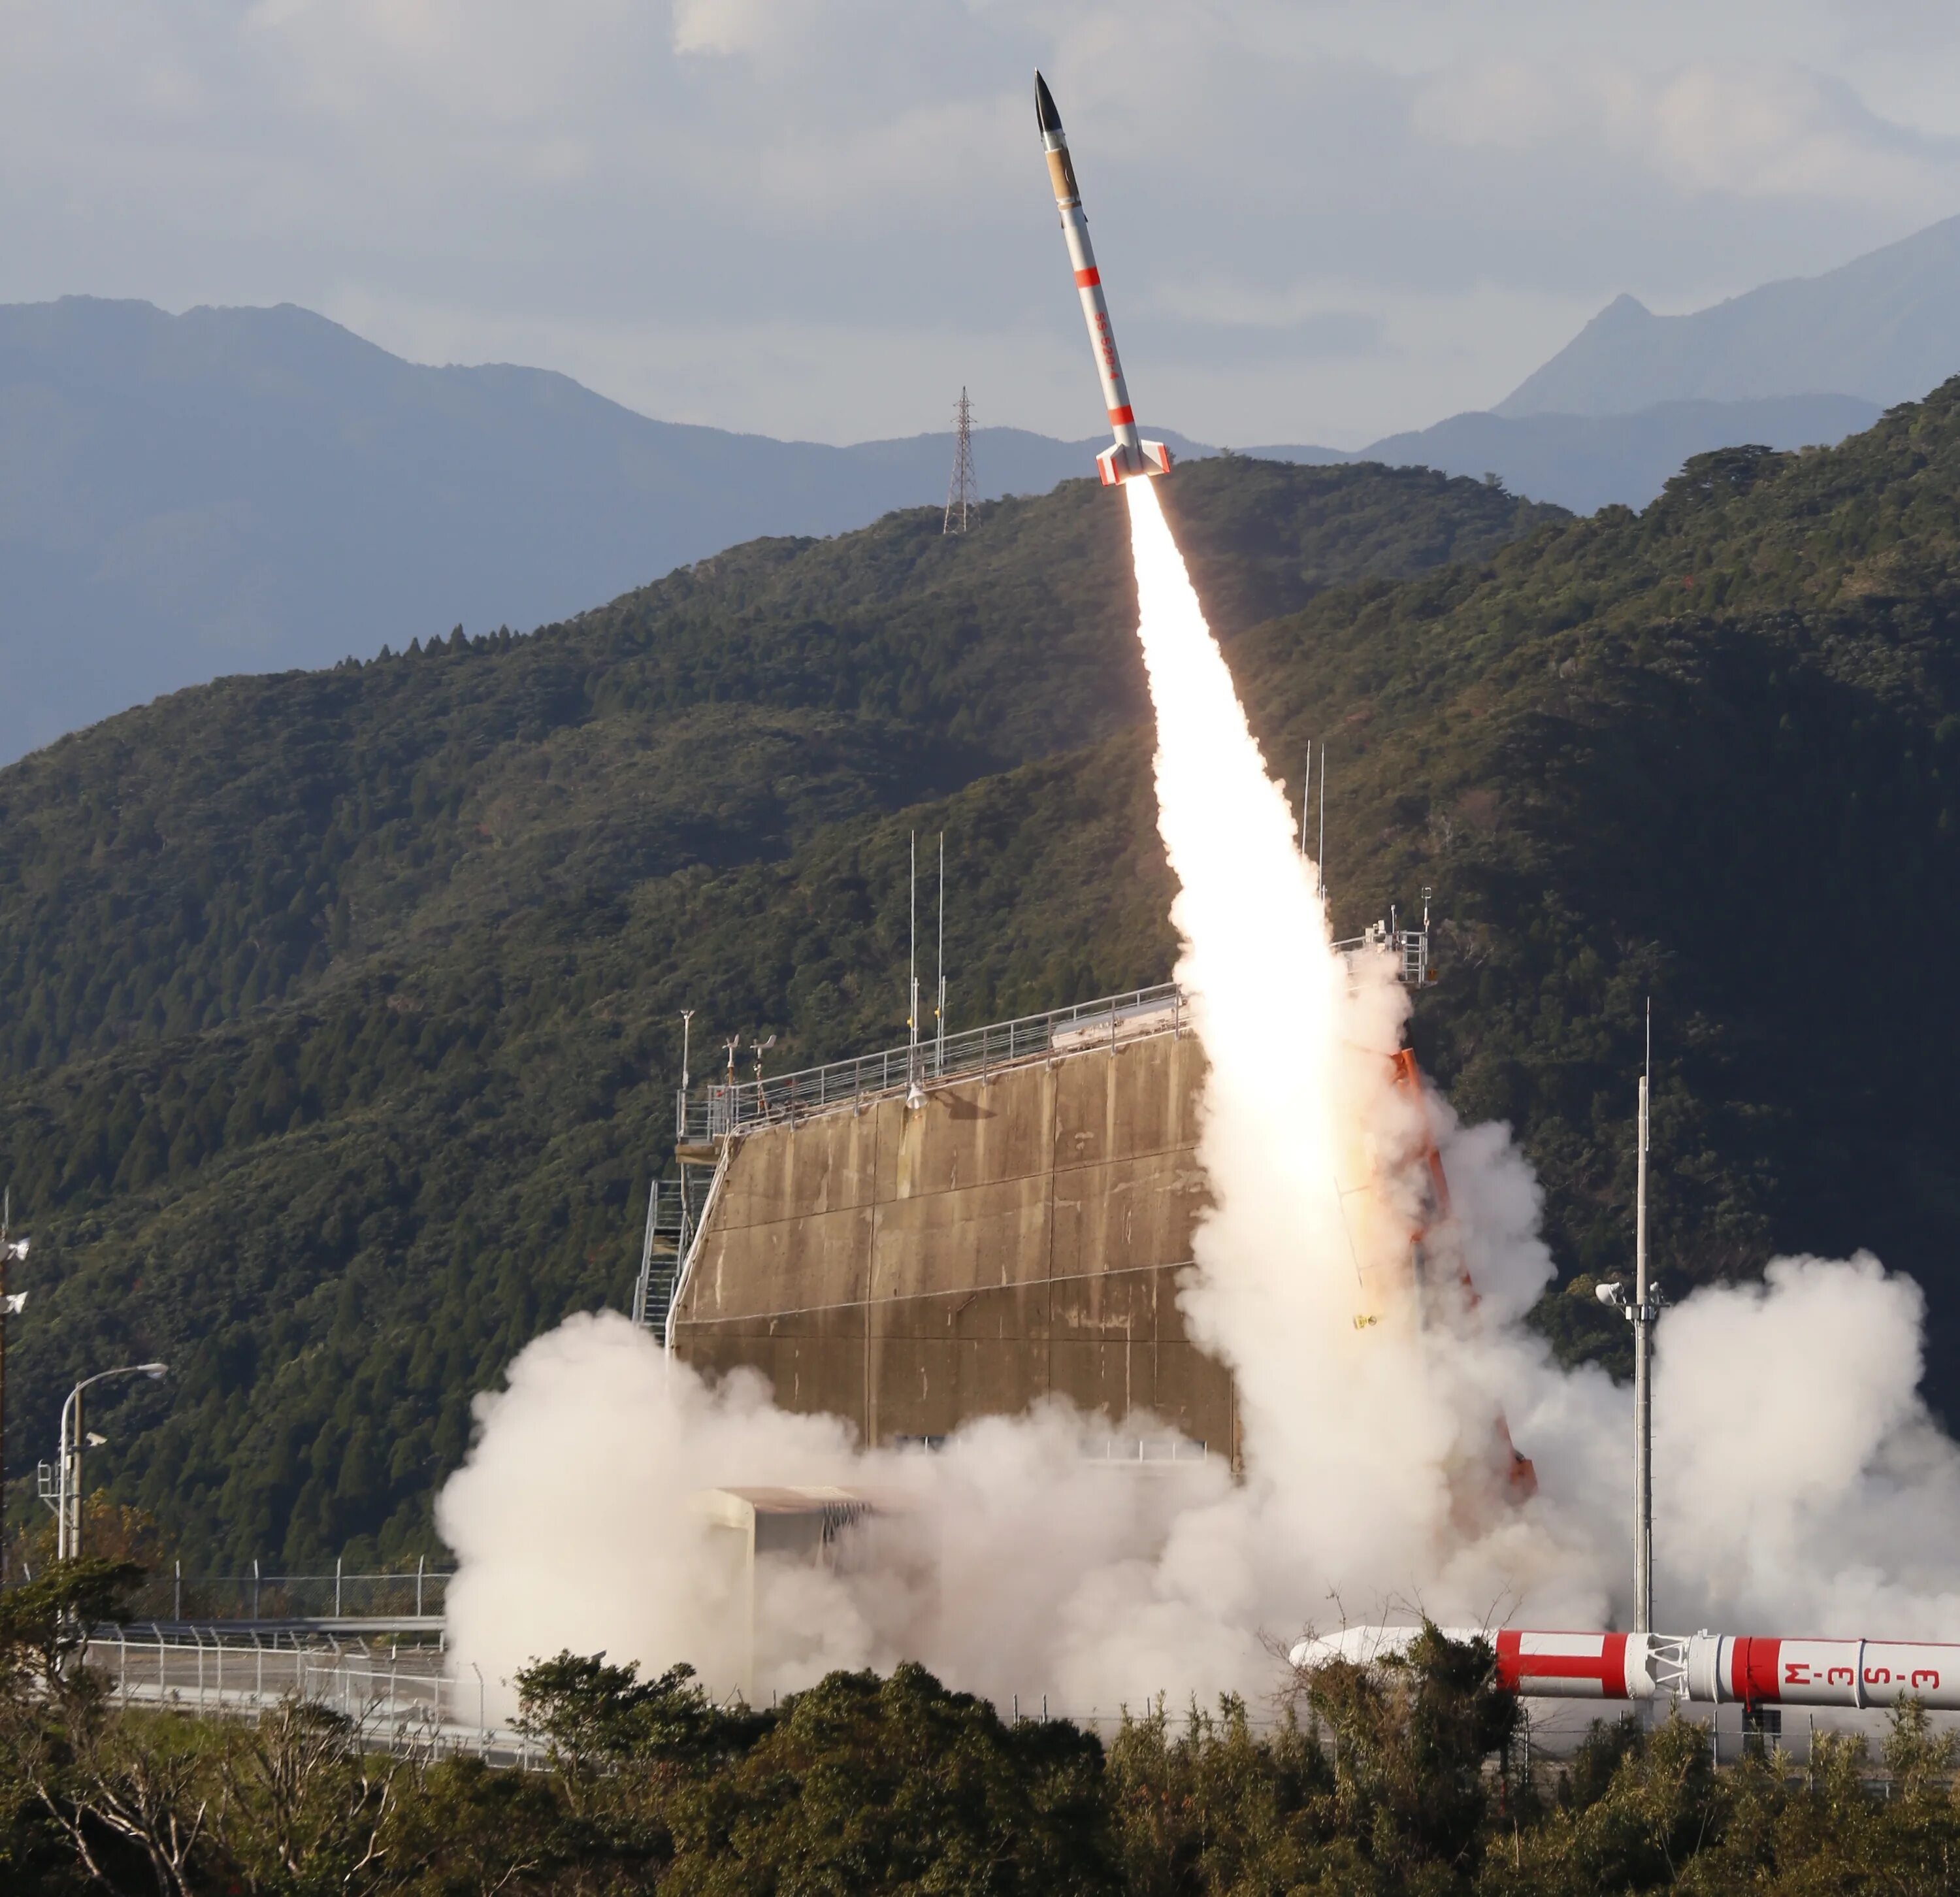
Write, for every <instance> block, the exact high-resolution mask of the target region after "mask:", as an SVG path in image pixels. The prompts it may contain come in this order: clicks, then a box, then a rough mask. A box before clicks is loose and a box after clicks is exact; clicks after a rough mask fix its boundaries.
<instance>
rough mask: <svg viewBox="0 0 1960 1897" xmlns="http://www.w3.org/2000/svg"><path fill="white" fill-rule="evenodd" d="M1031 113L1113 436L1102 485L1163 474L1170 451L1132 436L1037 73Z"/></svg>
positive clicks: (1067, 164) (1112, 337)
mask: <svg viewBox="0 0 1960 1897" xmlns="http://www.w3.org/2000/svg"><path fill="white" fill-rule="evenodd" d="M1035 117H1036V119H1037V120H1038V121H1039V123H1040V126H1041V135H1042V150H1043V151H1045V152H1046V153H1047V154H1048V176H1049V177H1050V178H1051V179H1052V180H1053V181H1054V184H1055V208H1056V209H1057V210H1058V211H1059V212H1061V228H1062V231H1063V232H1064V234H1065V235H1066V236H1067V237H1068V259H1069V261H1070V263H1072V264H1073V265H1074V266H1075V287H1076V289H1077V291H1078V292H1079V293H1080V296H1081V298H1082V314H1083V320H1084V321H1086V322H1087V323H1088V325H1089V344H1090V348H1091V349H1093V350H1094V351H1095V352H1096V373H1097V374H1099V375H1100V376H1101V377H1102V378H1103V406H1105V407H1106V409H1108V410H1109V426H1110V428H1111V429H1112V431H1114V432H1115V437H1116V440H1115V445H1114V446H1113V447H1107V448H1105V449H1104V450H1103V452H1102V453H1101V454H1099V455H1098V456H1096V466H1097V467H1098V468H1099V469H1100V470H1101V471H1102V475H1103V485H1104V486H1105V487H1114V486H1115V485H1116V483H1117V482H1119V481H1128V480H1131V479H1134V478H1135V477H1136V476H1138V475H1140V474H1150V475H1155V474H1168V473H1169V472H1170V450H1169V449H1168V448H1167V447H1165V446H1164V444H1163V443H1162V442H1161V441H1143V440H1141V438H1139V437H1138V434H1137V418H1136V415H1135V414H1134V412H1132V410H1131V407H1130V394H1129V391H1128V390H1127V389H1126V388H1125V387H1124V386H1123V365H1122V362H1121V361H1119V360H1118V358H1117V355H1116V334H1115V331H1114V330H1113V329H1111V328H1110V326H1109V305H1108V304H1106V303H1105V302H1104V301H1103V277H1102V273H1101V272H1099V270H1098V269H1096V253H1095V252H1094V251H1093V250H1091V249H1090V247H1089V220H1088V218H1087V217H1086V216H1084V215H1083V209H1082V194H1081V193H1080V191H1079V190H1077V189H1076V183H1075V167H1074V164H1073V163H1072V162H1071V161H1070V158H1069V155H1068V135H1066V134H1065V133H1064V132H1063V130H1062V129H1061V113H1058V111H1056V110H1055V95H1054V94H1052V93H1051V92H1050V91H1048V82H1047V81H1045V79H1043V78H1042V76H1041V75H1040V74H1039V72H1037V73H1036V75H1035Z"/></svg>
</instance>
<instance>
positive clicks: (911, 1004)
mask: <svg viewBox="0 0 1960 1897" xmlns="http://www.w3.org/2000/svg"><path fill="white" fill-rule="evenodd" d="M918 1016H919V990H918V831H916V830H915V831H913V832H912V968H911V972H910V974H909V975H908V976H907V978H906V982H905V1082H906V1086H907V1088H908V1102H909V1101H911V1100H915V1099H916V1097H917V1096H918V1044H919V1036H918V1031H919V1018H918Z"/></svg>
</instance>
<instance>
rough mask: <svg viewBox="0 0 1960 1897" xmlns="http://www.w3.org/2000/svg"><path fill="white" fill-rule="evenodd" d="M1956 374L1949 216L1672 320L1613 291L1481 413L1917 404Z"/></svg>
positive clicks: (1959, 323) (1959, 363)
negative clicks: (1813, 401) (1788, 400)
mask: <svg viewBox="0 0 1960 1897" xmlns="http://www.w3.org/2000/svg"><path fill="white" fill-rule="evenodd" d="M1956 371H1960V218H1946V219H1945V220H1944V221H1942V222H1940V223H1939V224H1933V225H1930V226H1929V227H1928V228H1927V229H1925V230H1923V231H1915V232H1914V234H1913V235H1911V237H1904V238H1901V240H1899V241H1898V243H1888V244H1887V245H1885V247H1883V248H1882V249H1881V250H1873V251H1871V252H1869V253H1867V254H1866V256H1862V257H1857V258H1854V259H1853V260H1852V261H1851V262H1850V263H1847V264H1844V265H1841V266H1840V267H1839V268H1838V269H1835V270H1827V271H1826V272H1824V274H1823V275H1821V276H1815V277H1792V278H1789V279H1785V280H1784V281H1783V282H1777V283H1766V284H1764V285H1762V286H1761V288H1758V289H1755V290H1751V291H1748V292H1747V294H1744V295H1742V296H1739V297H1732V298H1729V301H1727V302H1726V303H1718V304H1715V305H1713V307H1711V308H1709V309H1706V310H1695V311H1694V312H1693V313H1692V314H1689V315H1686V316H1656V315H1655V314H1653V311H1652V310H1650V309H1648V308H1647V306H1646V305H1645V304H1643V303H1641V302H1640V301H1638V300H1637V299H1636V298H1633V297H1631V296H1621V297H1617V298H1615V299H1614V301H1612V302H1611V303H1609V304H1608V305H1607V306H1606V307H1605V309H1603V310H1601V311H1600V312H1599V314H1598V315H1597V316H1596V317H1594V318H1593V320H1592V321H1591V322H1590V323H1587V324H1586V326H1585V328H1584V329H1582V330H1580V333H1579V334H1578V335H1577V336H1575V337H1574V338H1573V339H1572V341H1571V342H1569V343H1567V345H1566V346H1565V347H1564V349H1561V350H1560V351H1559V352H1558V355H1555V356H1554V357H1553V358H1551V361H1549V362H1548V363H1546V364H1545V365H1544V367H1543V368H1540V369H1538V370H1537V371H1535V372H1534V373H1533V374H1530V375H1529V376H1527V377H1526V378H1525V379H1524V380H1523V382H1521V383H1520V384H1519V385H1518V386H1517V387H1516V389H1514V390H1512V392H1511V393H1510V394H1509V395H1508V396H1506V397H1505V398H1504V399H1503V401H1501V402H1500V403H1498V404H1497V408H1496V409H1495V411H1494V412H1495V413H1497V414H1498V415H1503V416H1507V417H1511V418H1517V417H1523V416H1526V415H1552V414H1556V415H1629V414H1631V413H1633V412H1635V411H1637V410H1639V409H1649V408H1652V407H1653V406H1655V405H1656V403H1663V402H1694V401H1711V402H1739V401H1756V400H1761V399H1764V398H1767V397H1771V396H1792V395H1814V394H1826V393H1828V394H1837V395H1850V396H1859V397H1861V398H1862V399H1863V400H1865V401H1866V402H1870V403H1876V404H1877V405H1878V406H1879V407H1881V408H1886V407H1889V406H1892V404H1893V403H1898V402H1908V401H1914V400H1917V399H1918V398H1919V397H1920V396H1923V395H1924V394H1925V393H1926V392H1927V390H1929V389H1933V388H1936V387H1938V386H1939V384H1941V383H1943V382H1944V381H1945V380H1946V378H1947V377H1949V376H1950V375H1952V374H1955V372H1956Z"/></svg>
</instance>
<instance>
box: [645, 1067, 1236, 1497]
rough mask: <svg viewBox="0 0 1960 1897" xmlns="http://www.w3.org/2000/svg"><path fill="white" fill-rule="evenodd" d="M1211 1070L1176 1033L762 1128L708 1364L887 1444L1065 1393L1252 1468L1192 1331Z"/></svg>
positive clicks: (723, 1229) (686, 1305)
mask: <svg viewBox="0 0 1960 1897" xmlns="http://www.w3.org/2000/svg"><path fill="white" fill-rule="evenodd" d="M1203 1072H1204V1056H1203V1055H1202V1054H1201V1052H1200V1051H1199V1049H1198V1043H1197V1042H1196V1041H1195V1039H1192V1037H1191V1036H1188V1035H1186V1036H1177V1035H1173V1034H1168V1033H1166V1034H1159V1035H1156V1036H1152V1037H1150V1038H1147V1039H1138V1040H1133V1041H1128V1042H1121V1043H1119V1044H1118V1046H1115V1048H1113V1049H1110V1048H1099V1049H1093V1050H1090V1051H1088V1052H1080V1053H1074V1054H1070V1055H1065V1056H1064V1057H1062V1058H1059V1059H1058V1060H1056V1061H1055V1062H1054V1063H1053V1064H1052V1065H1034V1066H1032V1067H1023V1068H1013V1069H1011V1070H1010V1071H1007V1072H1005V1073H1001V1074H995V1075H994V1076H993V1077H991V1079H988V1080H985V1081H981V1080H969V1081H960V1082H958V1083H956V1084H950V1085H947V1086H945V1087H937V1088H934V1089H932V1090H929V1091H928V1093H927V1095H926V1098H925V1103H924V1106H921V1107H919V1108H917V1109H911V1110H908V1109H907V1108H906V1106H905V1103H904V1102H903V1101H902V1100H880V1101H878V1102H877V1103H874V1104H873V1105H870V1106H867V1107H866V1108H864V1110H863V1111H862V1112H842V1113H833V1114H830V1115H827V1116H823V1117H822V1118H819V1119H812V1120H808V1121H806V1122H803V1124H801V1125H797V1126H795V1127H778V1128H772V1129H770V1130H768V1131H767V1132H760V1133H756V1134H753V1135H750V1136H749V1138H748V1139H747V1140H746V1141H744V1142H743V1144H742V1146H741V1147H740V1150H739V1151H737V1154H736V1155H735V1157H734V1159H733V1162H732V1163H731V1164H730V1169H729V1173H728V1176H727V1179H726V1181H725V1182H724V1186H723V1189H722V1193H721V1200H720V1202H719V1204H718V1206H717V1207H716V1209H715V1214H714V1217H713V1218H712V1219H711V1221H710V1223H709V1225H708V1230H707V1231H706V1232H705V1234H704V1236H703V1238H702V1250H701V1253H700V1256H699V1257H698V1260H697V1262H696V1264H695V1270H694V1272H693V1275H692V1278H691V1279H690V1281H689V1283H688V1284H687V1286H686V1289H685V1291H684V1292H683V1297H682V1299H681V1301H680V1303H679V1307H678V1308H677V1310H676V1313H675V1348H676V1351H677V1352H678V1353H679V1354H680V1355H681V1356H683V1357H684V1358H686V1360H687V1361H689V1362H690V1363H692V1364H695V1365H696V1366H697V1367H699V1368H701V1369H703V1370H711V1371H718V1370H727V1369H729V1368H731V1367H733V1366H734V1365H736V1364H753V1366H755V1367H756V1368H757V1369H758V1370H761V1371H762V1372H763V1373H764V1374H765V1375H766V1376H767V1377H768V1379H769V1380H770V1381H771V1383H773V1384H774V1386H775V1393H776V1400H777V1402H779V1403H781V1404H782V1405H784V1407H785V1408H790V1409H796V1410H826V1411H830V1412H834V1413H835V1414H836V1415H841V1416H845V1417H848V1418H850V1419H851V1421H853V1422H854V1423H855V1424H857V1425H858V1429H859V1431H861V1434H862V1437H863V1439H864V1440H865V1441H866V1442H867V1443H883V1442H889V1441H890V1440H892V1439H893V1437H898V1436H937V1435H943V1434H946V1433H947V1431H950V1430H951V1429H953V1428H954V1427H955V1426H956V1424H959V1423H960V1422H961V1421H964V1420H965V1419H966V1418H969V1417H971V1416H976V1415H988V1414H991V1413H998V1412H1014V1411H1017V1410H1020V1409H1023V1408H1026V1407H1027V1405H1029V1404H1030V1403H1032V1402H1034V1401H1035V1400H1036V1399H1037V1398H1039V1397H1040V1396H1043V1395H1045V1394H1046V1393H1048V1392H1050V1391H1054V1392H1056V1393H1060V1394H1061V1395H1063V1396H1068V1397H1069V1398H1071V1399H1072V1400H1073V1401H1074V1402H1076V1403H1077V1405H1080V1407H1081V1408H1083V1409H1085V1410H1088V1411H1092V1412H1093V1411H1100V1412H1103V1414H1104V1415H1106V1416H1108V1417H1109V1418H1110V1420H1111V1421H1117V1420H1118V1419H1120V1418H1122V1415H1124V1414H1125V1412H1127V1411H1128V1410H1130V1409H1131V1408H1140V1409H1148V1410H1150V1411H1152V1412H1154V1413H1155V1414H1156V1415H1157V1416H1158V1417H1160V1418H1162V1419H1163V1421H1165V1422H1166V1423H1167V1424H1170V1425H1171V1426H1172V1427H1173V1428H1176V1429H1178V1430H1179V1431H1182V1433H1183V1434H1185V1435H1186V1436H1188V1437H1191V1438H1192V1439H1193V1440H1196V1441H1198V1442H1201V1443H1204V1444H1205V1445H1206V1446H1207V1447H1208V1448H1209V1449H1210V1450H1211V1452H1212V1453H1214V1454H1220V1455H1230V1456H1233V1457H1234V1459H1236V1428H1235V1418H1234V1402H1233V1389H1232V1384H1231V1379H1230V1377H1229V1376H1228V1375H1227V1373H1226V1372H1225V1371H1224V1370H1223V1369H1222V1368H1221V1367H1220V1366H1219V1365H1218V1364H1216V1363H1214V1361H1212V1360H1211V1359H1210V1358H1208V1357H1206V1356H1204V1354H1202V1353H1201V1351H1198V1349H1197V1348H1196V1347H1195V1345H1192V1343H1191V1342H1189V1340H1188V1338H1186V1337H1185V1332H1184V1326H1183V1321H1182V1317H1181V1316H1180V1314H1179V1311H1178V1308H1177V1303H1176V1289H1177V1274H1178V1272H1179V1268H1181V1267H1182V1266H1183V1265H1186V1264H1188V1262H1190V1259H1191V1232H1192V1221H1193V1218H1194V1217H1195V1214H1196V1213H1197V1211H1198V1208H1199V1207H1200V1205H1202V1204H1203V1202H1204V1176H1203V1175H1202V1173H1201V1172H1200V1171H1199V1170H1198V1163H1197V1160H1196V1158H1195V1155H1194V1154H1193V1151H1192V1148H1193V1145H1194V1143H1195V1138H1196V1135H1197V1122H1196V1106H1197V1100H1198V1086H1199V1082H1200V1081H1201V1077H1202V1074H1203Z"/></svg>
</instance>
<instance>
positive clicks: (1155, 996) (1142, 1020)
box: [674, 982, 1190, 1146]
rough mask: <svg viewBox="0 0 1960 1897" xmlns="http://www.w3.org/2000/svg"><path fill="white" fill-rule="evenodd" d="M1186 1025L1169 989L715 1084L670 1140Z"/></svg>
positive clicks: (691, 1140) (681, 1116) (696, 1138)
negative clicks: (789, 1071) (772, 1074)
mask: <svg viewBox="0 0 1960 1897" xmlns="http://www.w3.org/2000/svg"><path fill="white" fill-rule="evenodd" d="M1189 1019H1190V1015H1189V1009H1188V1004H1187V1003H1186V1001H1185V998H1184V995H1183V992H1182V990H1181V989H1180V988H1179V987H1178V985H1177V984H1176V982H1160V983H1159V984H1158V985H1157V986H1156V987H1154V988H1132V989H1131V990H1130V991H1129V992H1128V993H1127V994H1124V995H1104V996H1103V997H1101V998H1099V999H1098V1000H1096V1001H1082V1002H1078V1003H1077V1004H1076V1005H1075V1006H1074V1007H1058V1008H1051V1009H1050V1010H1049V1011H1048V1012H1047V1013H1046V1014H1027V1015H1023V1016H1022V1017H1020V1019H1019V1020H1012V1021H997V1022H993V1023H990V1024H989V1025H988V1026H985V1027H977V1028H969V1029H968V1030H966V1032H965V1033H961V1034H948V1035H946V1036H943V1037H935V1038H934V1039H932V1040H930V1041H921V1042H920V1043H919V1044H918V1046H916V1047H896V1048H887V1049H885V1050H884V1051H883V1052H880V1053H877V1054H864V1055H858V1057H857V1058H854V1059H852V1060H845V1061H830V1062H829V1063H828V1064H827V1065H824V1066H823V1067H810V1068H804V1069H803V1071H801V1072H800V1073H795V1074H781V1075H778V1076H776V1077H767V1076H764V1077H759V1078H757V1079H756V1080H753V1081H735V1082H733V1083H732V1084H731V1083H729V1082H727V1081H721V1082H718V1083H716V1084H714V1085H711V1086H709V1087H703V1088H700V1089H698V1090H695V1093H693V1094H692V1095H689V1094H688V1093H677V1094H676V1096H675V1099H674V1135H675V1138H676V1141H677V1142H678V1143H679V1144H681V1145H683V1146H690V1145H703V1144H708V1142H710V1141H714V1140H719V1139H725V1138H727V1136H728V1135H730V1134H731V1133H744V1132H749V1131H750V1130H751V1129H752V1128H756V1127H759V1126H768V1125H775V1124H776V1123H777V1122H781V1121H786V1120H795V1119H803V1118H805V1117H806V1116H808V1115H810V1114H812V1113H823V1112H830V1111H832V1110H833V1109H835V1108H838V1107H842V1106H855V1105H858V1104H861V1103H863V1102H864V1101H866V1100H877V1099H882V1098H884V1097H888V1096H889V1095H891V1094H893V1093H906V1092H908V1091H909V1090H911V1089H912V1088H913V1087H921V1086H924V1085H925V1084H928V1083H929V1082H934V1081H942V1080H950V1079H953V1078H954V1077H958V1076H960V1075H964V1074H988V1073H991V1072H993V1071H995V1070H997V1069H998V1068H1004V1067H1014V1066H1018V1065H1021V1064H1023V1062H1026V1061H1033V1060H1039V1059H1042V1058H1046V1057H1047V1056H1048V1055H1050V1054H1053V1053H1058V1052H1074V1051H1076V1050H1078V1049H1082V1048H1085V1047H1089V1046H1094V1045H1095V1044H1096V1042H1098V1041H1099V1040H1105V1039H1106V1040H1108V1041H1109V1042H1112V1043H1114V1042H1118V1041H1123V1040H1128V1039H1133V1038H1135V1037H1136V1036H1140V1035H1143V1034H1160V1033H1182V1031H1183V1030H1184V1028H1185V1026H1186V1025H1187V1024H1188V1021H1189Z"/></svg>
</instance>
